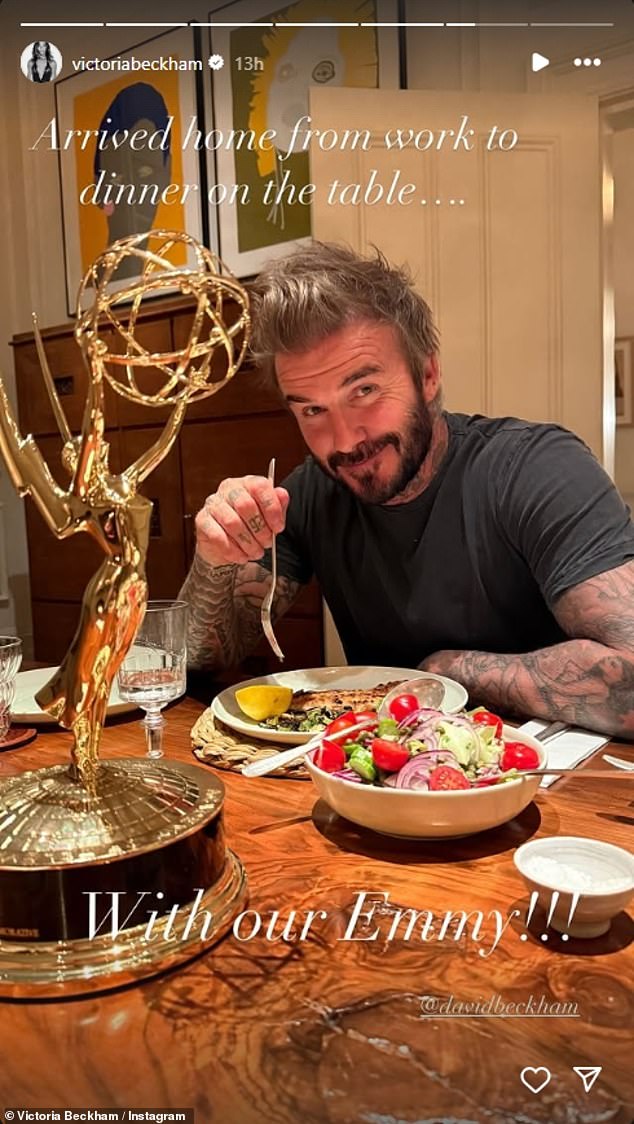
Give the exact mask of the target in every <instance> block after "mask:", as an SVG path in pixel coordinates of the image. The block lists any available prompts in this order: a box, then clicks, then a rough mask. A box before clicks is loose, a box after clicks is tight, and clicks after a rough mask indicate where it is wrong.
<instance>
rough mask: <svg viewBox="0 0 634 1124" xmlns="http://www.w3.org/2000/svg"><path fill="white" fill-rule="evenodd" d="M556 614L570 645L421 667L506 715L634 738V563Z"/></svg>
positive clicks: (568, 597) (458, 655) (438, 660)
mask: <svg viewBox="0 0 634 1124" xmlns="http://www.w3.org/2000/svg"><path fill="white" fill-rule="evenodd" d="M554 614H555V616H556V618H557V620H558V621H559V624H560V625H561V627H562V629H563V630H564V632H566V633H567V635H568V636H569V637H570V640H566V641H564V642H563V643H562V644H555V645H553V647H551V648H544V649H542V650H541V651H538V652H528V653H526V654H524V655H498V654H496V653H492V652H457V651H445V652H436V653H434V655H432V656H429V657H428V658H427V659H425V660H423V662H422V663H421V665H420V666H421V667H422V668H424V669H425V670H426V671H432V672H436V673H437V674H441V675H448V676H450V677H451V678H452V679H457V680H458V682H460V683H463V684H464V686H465V687H466V688H467V690H468V692H469V695H470V696H471V698H472V700H474V701H476V700H477V701H478V702H482V703H484V704H485V705H486V706H488V707H490V708H491V709H497V710H499V711H500V712H501V713H502V714H503V715H509V716H510V715H519V716H522V717H527V716H529V715H530V716H533V717H536V718H548V719H554V718H560V719H562V720H564V721H566V722H569V723H571V724H573V725H575V726H585V727H586V728H588V729H590V730H599V731H600V732H601V733H604V734H616V735H619V736H621V737H625V738H632V737H634V561H631V562H626V563H625V564H624V565H623V566H619V567H617V568H616V569H614V570H609V571H608V572H607V573H604V574H599V575H598V576H597V577H595V578H590V579H589V580H588V581H585V582H582V583H581V584H580V585H577V586H574V587H573V588H572V589H569V590H567V591H566V593H564V594H563V595H562V596H561V597H560V598H559V600H558V601H557V604H556V605H555V607H554Z"/></svg>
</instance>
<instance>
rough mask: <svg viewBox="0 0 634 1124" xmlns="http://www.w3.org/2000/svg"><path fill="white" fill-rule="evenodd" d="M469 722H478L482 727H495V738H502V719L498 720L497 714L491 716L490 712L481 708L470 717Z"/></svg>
mask: <svg viewBox="0 0 634 1124" xmlns="http://www.w3.org/2000/svg"><path fill="white" fill-rule="evenodd" d="M471 721H472V722H478V723H480V725H482V726H495V736H496V738H501V737H502V726H503V722H502V719H501V718H498V716H497V714H491V711H490V710H485V709H484V707H482V706H481V707H478V709H477V710H474V712H473V714H472V715H471Z"/></svg>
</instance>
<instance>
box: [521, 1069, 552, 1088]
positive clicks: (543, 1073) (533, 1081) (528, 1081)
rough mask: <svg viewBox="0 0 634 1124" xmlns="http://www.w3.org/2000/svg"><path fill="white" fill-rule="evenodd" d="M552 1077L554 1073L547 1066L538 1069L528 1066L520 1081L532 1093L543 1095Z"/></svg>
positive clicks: (523, 1071)
mask: <svg viewBox="0 0 634 1124" xmlns="http://www.w3.org/2000/svg"><path fill="white" fill-rule="evenodd" d="M551 1077H552V1073H551V1072H550V1070H549V1069H546V1066H544V1065H540V1066H538V1068H537V1069H535V1068H534V1066H532V1065H527V1066H526V1067H525V1069H523V1070H522V1072H521V1073H520V1081H522V1082H523V1084H524V1085H525V1086H526V1088H527V1089H530V1091H531V1093H541V1091H542V1089H545V1088H546V1086H547V1084H548V1082H549V1081H550V1079H551Z"/></svg>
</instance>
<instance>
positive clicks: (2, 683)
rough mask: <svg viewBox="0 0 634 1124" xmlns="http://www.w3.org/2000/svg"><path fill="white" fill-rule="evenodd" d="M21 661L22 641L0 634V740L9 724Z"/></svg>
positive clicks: (15, 637) (7, 730)
mask: <svg viewBox="0 0 634 1124" xmlns="http://www.w3.org/2000/svg"><path fill="white" fill-rule="evenodd" d="M21 663H22V641H21V640H20V639H19V638H18V637H17V636H0V741H4V739H5V738H6V736H7V734H8V733H9V727H10V726H11V706H12V703H13V698H14V695H15V677H16V675H17V674H18V671H19V668H20V664H21Z"/></svg>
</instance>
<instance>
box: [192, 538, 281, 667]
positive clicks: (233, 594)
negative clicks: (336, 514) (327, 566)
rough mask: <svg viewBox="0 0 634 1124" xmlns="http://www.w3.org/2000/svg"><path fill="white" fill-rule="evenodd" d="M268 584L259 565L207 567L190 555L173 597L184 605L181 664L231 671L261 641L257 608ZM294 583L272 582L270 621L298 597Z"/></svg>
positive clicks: (266, 575) (279, 580) (262, 568)
mask: <svg viewBox="0 0 634 1124" xmlns="http://www.w3.org/2000/svg"><path fill="white" fill-rule="evenodd" d="M270 582H271V574H270V571H269V570H267V569H265V567H264V566H260V564H259V562H247V563H245V564H244V565H243V566H210V565H209V564H208V563H207V562H205V561H203V559H202V558H201V557H200V556H199V555H198V554H196V555H195V556H194V561H193V564H192V568H191V570H190V571H189V574H188V575H187V577H186V579H185V583H184V585H183V588H182V589H181V591H180V594H179V597H180V598H181V600H183V601H187V602H188V603H189V626H188V632H187V662H188V664H189V666H190V667H192V668H199V669H201V670H217V669H219V668H225V667H233V666H234V665H235V664H237V663H240V660H242V659H244V657H245V656H247V655H249V653H250V652H252V651H253V649H254V648H256V647H257V645H258V642H259V640H260V639H261V637H262V626H261V624H260V607H261V605H262V602H263V600H264V597H265V596H266V593H267V591H268V588H269V585H270ZM300 588H301V585H300V583H299V582H296V581H291V579H290V578H284V577H278V579H277V588H276V593H275V598H274V600H273V617H274V618H275V619H276V620H277V618H278V617H281V616H282V615H283V614H284V613H285V612H286V610H287V609H288V607H289V605H290V604H291V603H292V602H293V601H294V599H295V597H296V596H297V594H298V593H299V591H300Z"/></svg>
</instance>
